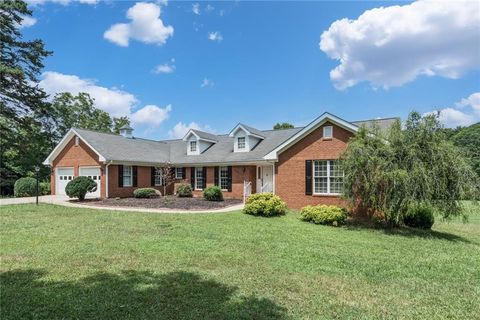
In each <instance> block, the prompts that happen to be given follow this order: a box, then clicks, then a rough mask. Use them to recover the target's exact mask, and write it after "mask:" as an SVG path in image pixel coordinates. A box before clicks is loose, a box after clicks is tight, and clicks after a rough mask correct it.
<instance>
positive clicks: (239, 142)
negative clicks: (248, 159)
mask: <svg viewBox="0 0 480 320" xmlns="http://www.w3.org/2000/svg"><path fill="white" fill-rule="evenodd" d="M237 147H238V149H245V137H238V139H237Z"/></svg>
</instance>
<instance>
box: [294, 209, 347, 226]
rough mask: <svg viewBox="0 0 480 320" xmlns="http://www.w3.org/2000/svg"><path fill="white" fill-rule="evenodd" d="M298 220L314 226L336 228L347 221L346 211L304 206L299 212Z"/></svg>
mask: <svg viewBox="0 0 480 320" xmlns="http://www.w3.org/2000/svg"><path fill="white" fill-rule="evenodd" d="M300 219H301V220H303V221H308V222H313V223H316V224H325V225H335V226H338V225H340V224H343V223H344V222H345V220H346V219H347V211H346V210H345V209H344V208H341V207H338V206H327V205H317V206H306V207H303V208H302V209H301V210H300Z"/></svg>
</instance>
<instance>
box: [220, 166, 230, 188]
mask: <svg viewBox="0 0 480 320" xmlns="http://www.w3.org/2000/svg"><path fill="white" fill-rule="evenodd" d="M219 171H220V172H219V180H220V181H218V185H219V186H220V189H222V190H228V167H220V168H219Z"/></svg>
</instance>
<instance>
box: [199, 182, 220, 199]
mask: <svg viewBox="0 0 480 320" xmlns="http://www.w3.org/2000/svg"><path fill="white" fill-rule="evenodd" d="M203 198H204V199H205V200H207V201H223V193H222V189H220V188H219V187H217V186H211V187H208V188H206V189H205V190H204V191H203Z"/></svg>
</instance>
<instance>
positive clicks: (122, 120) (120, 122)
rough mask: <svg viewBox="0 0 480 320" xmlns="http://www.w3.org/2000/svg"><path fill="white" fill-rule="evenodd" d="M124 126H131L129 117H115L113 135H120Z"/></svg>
mask: <svg viewBox="0 0 480 320" xmlns="http://www.w3.org/2000/svg"><path fill="white" fill-rule="evenodd" d="M124 125H130V119H128V117H126V116H124V117H118V118H116V117H113V133H116V134H119V133H120V128H121V127H123V126H124Z"/></svg>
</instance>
